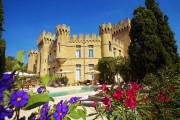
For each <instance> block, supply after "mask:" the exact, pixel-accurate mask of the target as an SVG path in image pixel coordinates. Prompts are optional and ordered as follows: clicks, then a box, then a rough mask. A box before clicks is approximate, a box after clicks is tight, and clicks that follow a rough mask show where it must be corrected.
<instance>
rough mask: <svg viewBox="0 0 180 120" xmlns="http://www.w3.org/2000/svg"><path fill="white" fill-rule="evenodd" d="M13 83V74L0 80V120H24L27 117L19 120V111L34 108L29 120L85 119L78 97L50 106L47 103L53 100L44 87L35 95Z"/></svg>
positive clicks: (14, 79) (84, 110)
mask: <svg viewBox="0 0 180 120" xmlns="http://www.w3.org/2000/svg"><path fill="white" fill-rule="evenodd" d="M15 82H16V78H15V76H14V72H13V73H12V74H10V75H8V74H4V75H3V77H2V78H1V79H0V120H5V119H6V118H9V119H10V118H12V119H14V120H25V119H26V117H27V116H26V117H25V116H23V117H21V118H20V110H22V109H23V110H30V109H34V108H39V109H37V111H35V112H33V113H32V114H31V115H30V116H29V117H28V119H29V120H52V119H53V120H71V119H81V118H82V119H83V120H85V119H86V109H85V108H84V107H83V106H80V102H79V99H80V97H72V98H70V99H69V100H68V101H63V100H61V101H60V102H59V103H58V104H55V105H53V106H50V105H49V101H54V100H53V98H52V97H50V96H49V95H48V93H47V91H46V88H45V87H44V86H41V87H39V88H38V89H37V93H36V92H32V91H29V92H25V91H24V90H20V88H19V89H17V88H18V87H16V83H15ZM15 88H16V89H15Z"/></svg>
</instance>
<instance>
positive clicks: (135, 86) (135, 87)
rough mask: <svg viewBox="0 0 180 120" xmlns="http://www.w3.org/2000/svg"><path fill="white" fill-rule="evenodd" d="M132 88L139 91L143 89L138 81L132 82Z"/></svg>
mask: <svg viewBox="0 0 180 120" xmlns="http://www.w3.org/2000/svg"><path fill="white" fill-rule="evenodd" d="M131 89H133V90H135V91H138V90H140V89H141V87H140V85H139V84H137V83H136V82H133V83H131Z"/></svg>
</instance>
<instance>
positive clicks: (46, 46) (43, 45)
mask: <svg viewBox="0 0 180 120" xmlns="http://www.w3.org/2000/svg"><path fill="white" fill-rule="evenodd" d="M53 42H54V35H53V34H52V33H51V32H42V34H41V35H40V37H39V39H38V43H37V44H38V48H39V56H38V63H40V64H39V65H38V66H37V67H38V69H37V71H38V72H39V73H40V76H43V75H45V74H48V55H49V50H50V46H51V45H52V43H53Z"/></svg>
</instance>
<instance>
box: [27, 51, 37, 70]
mask: <svg viewBox="0 0 180 120" xmlns="http://www.w3.org/2000/svg"><path fill="white" fill-rule="evenodd" d="M37 58H38V51H33V50H30V51H29V53H28V68H27V70H28V72H33V73H36V70H37Z"/></svg>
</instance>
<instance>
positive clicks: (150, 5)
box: [145, 0, 179, 64]
mask: <svg viewBox="0 0 180 120" xmlns="http://www.w3.org/2000/svg"><path fill="white" fill-rule="evenodd" d="M145 4H146V7H147V9H149V10H151V11H152V12H153V14H154V16H155V18H156V21H157V35H158V36H159V38H160V40H161V42H162V44H163V46H164V48H165V51H166V52H167V54H168V56H169V58H168V59H169V62H170V63H169V64H176V63H178V62H179V55H178V52H177V45H176V41H175V37H174V33H173V32H172V30H171V28H170V26H169V24H168V17H167V15H164V14H163V12H162V11H161V9H160V7H159V5H158V3H157V2H156V0H146V2H145Z"/></svg>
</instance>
